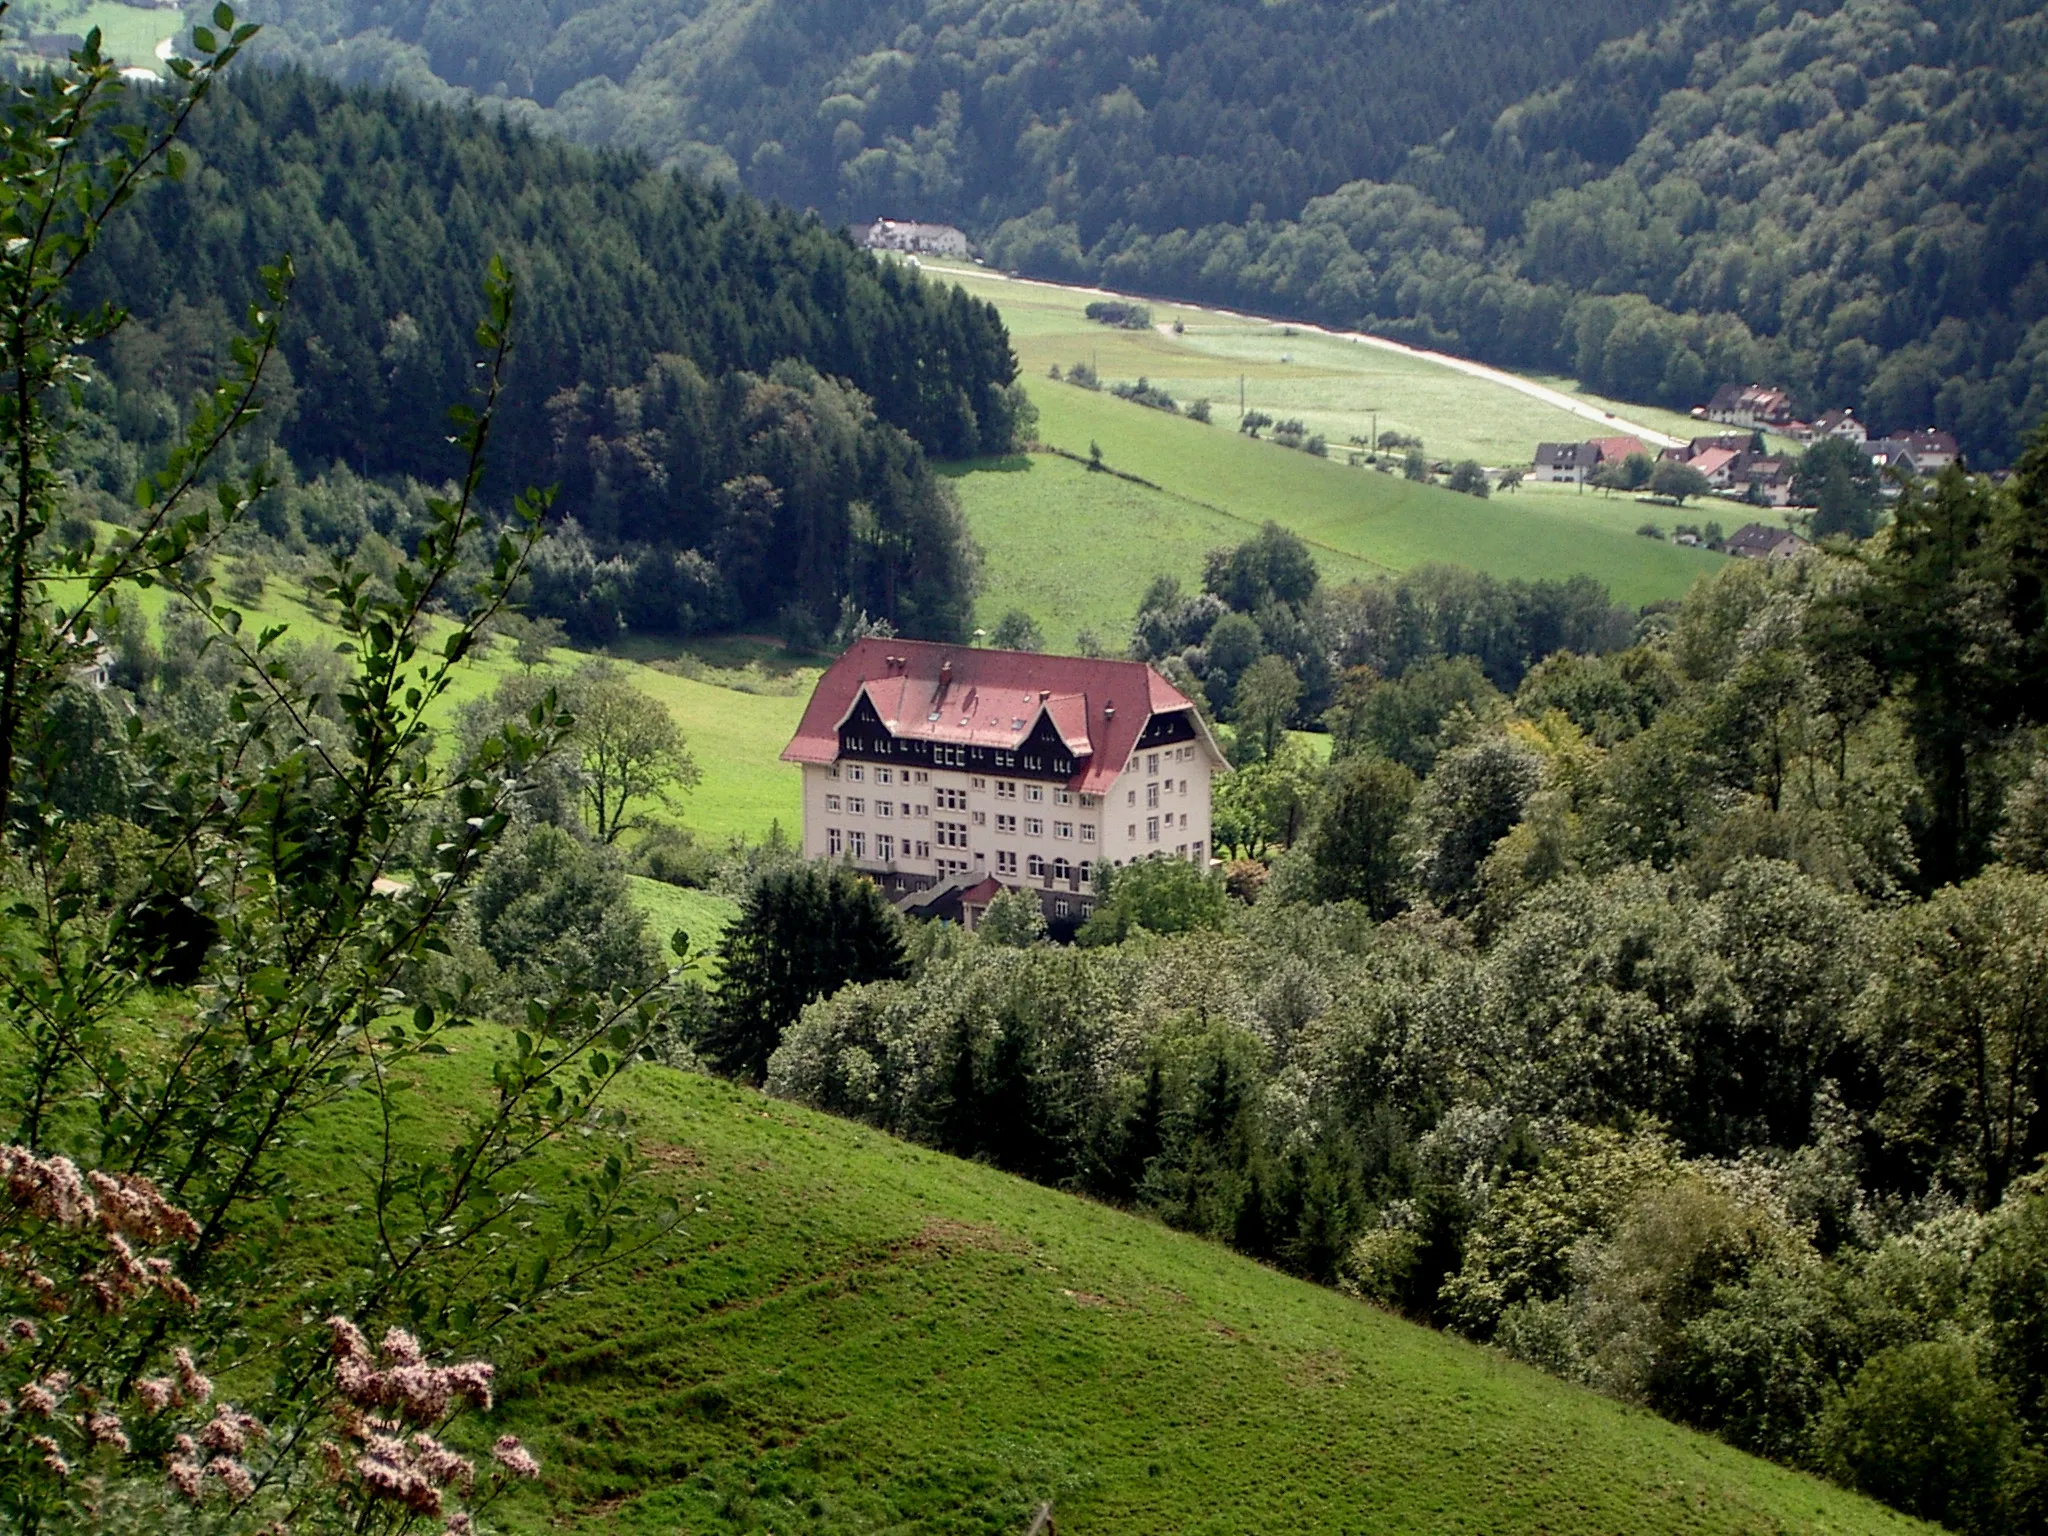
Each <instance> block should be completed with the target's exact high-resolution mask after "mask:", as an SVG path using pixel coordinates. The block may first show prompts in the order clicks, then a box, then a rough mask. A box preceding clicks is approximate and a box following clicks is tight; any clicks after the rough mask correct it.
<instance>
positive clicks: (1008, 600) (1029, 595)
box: [951, 385, 1386, 651]
mask: <svg viewBox="0 0 2048 1536" xmlns="http://www.w3.org/2000/svg"><path fill="white" fill-rule="evenodd" d="M1049 387H1051V388H1058V389H1064V387H1065V386H1060V385H1055V386H1049ZM1087 447H1088V443H1087V440H1086V439H1081V440H1080V445H1079V450H1078V451H1080V452H1081V453H1083V454H1085V453H1086V451H1087ZM951 478H952V480H953V483H954V485H955V487H956V488H957V489H958V490H959V491H960V493H961V503H962V505H963V507H964V508H965V510H966V513H967V521H968V526H969V528H970V529H971V530H972V532H973V535H974V540H975V542H976V543H977V544H979V545H980V546H981V550H982V592H981V596H980V598H979V600H978V601H977V602H976V604H975V622H976V623H977V624H978V625H980V626H981V627H982V628H984V629H993V628H994V627H995V625H996V621H997V620H998V619H1000V618H1001V617H1002V615H1003V614H1004V613H1006V612H1008V611H1009V610H1010V609H1012V608H1021V609H1023V610H1024V611H1025V612H1026V613H1028V614H1030V615H1031V616H1032V617H1033V618H1034V619H1036V620H1037V621H1038V624H1039V627H1040V628H1041V629H1042V630H1043V631H1044V632H1045V638H1046V643H1047V645H1048V647H1049V648H1050V649H1052V650H1055V651H1057V650H1065V649H1070V648H1071V647H1072V646H1073V643H1074V638H1075V636H1076V635H1077V634H1079V633H1080V632H1081V631H1082V630H1088V631H1091V632H1092V633H1093V634H1094V635H1095V636H1096V637H1097V638H1098V639H1100V640H1101V641H1103V643H1104V644H1105V645H1106V646H1107V647H1108V649H1110V650H1111V651H1121V650H1122V649H1123V647H1124V645H1125V643H1126V641H1127V640H1128V638H1129V635H1130V628H1131V617H1132V615H1133V614H1135V613H1136V612H1137V608H1138V600H1139V599H1140V598H1141V597H1142V596H1143V595H1144V592H1145V587H1146V585H1147V583H1149V582H1150V581H1151V579H1152V578H1153V577H1154V576H1157V575H1160V574H1162V573H1163V574H1167V575H1172V576H1177V577H1179V578H1180V579H1181V580H1182V581H1183V582H1184V583H1186V584H1187V585H1188V586H1189V587H1190V588H1192V587H1195V586H1198V585H1199V584H1200V582H1201V575H1202V557H1203V556H1204V555H1206V554H1207V553H1208V552H1209V551H1210V550H1212V549H1215V548H1216V547H1217V546H1219V545H1229V544H1238V543H1241V542H1243V541H1244V540H1245V539H1246V538H1248V537H1250V536H1251V534H1252V533H1254V532H1256V531H1257V528H1258V520H1257V519H1252V520H1247V519H1245V518H1243V517H1239V516H1235V515H1233V514H1232V513H1230V512H1226V511H1224V510H1223V509H1222V508H1220V507H1217V506H1213V505H1205V504H1204V503H1202V502H1200V501H1196V500H1191V499H1190V498H1188V497H1186V496H1183V495H1174V494H1171V493H1169V492H1166V491H1163V490H1159V489H1156V488H1154V487H1151V486H1146V485H1138V484H1134V483H1133V482H1131V481H1129V480H1124V479H1120V478H1118V477H1117V476H1115V475H1109V474H1096V473H1093V472H1091V471H1090V470H1088V469H1087V468H1086V467H1085V466H1083V465H1081V464H1077V463H1074V462H1073V461H1072V460H1070V459H1064V458H1060V457H1058V456H1057V455H1053V454H1044V453H1034V454H1019V455H1017V456H1015V457H1013V458H1008V459H1003V460H1000V461H998V462H994V463H989V462H986V461H984V462H982V463H978V464H974V465H971V466H963V467H961V468H959V469H957V470H955V471H952V472H951ZM1316 561H1317V564H1318V565H1319V566H1320V568H1321V570H1322V573H1323V579H1324V580H1325V581H1345V580H1349V579H1351V578H1353V577H1363V576H1375V575H1381V574H1384V573H1385V569H1386V568H1385V567H1383V566H1379V565H1375V564H1373V563H1372V562H1370V561H1366V560H1361V559H1358V558H1357V557H1355V556H1352V555H1348V554H1345V553H1343V552H1342V551H1339V550H1335V549H1329V548H1318V549H1317V550H1316Z"/></svg>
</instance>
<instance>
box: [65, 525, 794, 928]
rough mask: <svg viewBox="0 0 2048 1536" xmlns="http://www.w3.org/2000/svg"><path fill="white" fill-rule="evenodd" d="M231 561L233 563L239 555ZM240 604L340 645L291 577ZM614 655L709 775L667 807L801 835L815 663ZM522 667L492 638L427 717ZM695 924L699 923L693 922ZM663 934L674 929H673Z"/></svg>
mask: <svg viewBox="0 0 2048 1536" xmlns="http://www.w3.org/2000/svg"><path fill="white" fill-rule="evenodd" d="M227 563H228V564H229V565H230V566H232V562H231V561H230V562H227ZM61 589H62V584H61V583H60V584H59V590H60V591H61ZM131 595H132V596H133V598H134V599H135V600H136V601H137V602H139V604H140V605H141V607H142V609H143V611H145V612H147V613H149V614H150V615H152V617H157V618H160V617H161V615H162V613H163V609H164V605H165V603H166V602H167V601H168V600H169V597H168V594H167V593H165V591H164V590H163V589H162V588H160V587H156V588H150V589H147V590H143V591H140V592H133V593H132V594H131ZM238 606H240V607H241V608H242V610H243V615H244V626H243V628H244V632H245V633H247V634H251V635H253V634H254V633H256V632H258V631H260V630H261V629H263V628H265V627H267V626H270V625H283V626H285V627H286V628H287V631H288V638H289V639H291V640H295V641H298V642H299V643H302V644H330V645H331V644H332V643H333V642H334V640H335V638H336V635H335V631H334V629H333V627H332V624H331V622H330V621H329V619H328V617H327V615H326V614H325V613H324V612H323V611H322V608H321V605H320V604H318V603H317V602H315V601H313V600H311V599H309V598H307V597H306V596H305V595H304V592H303V590H302V589H301V588H300V587H299V586H298V585H297V584H296V583H295V582H292V581H290V580H288V579H286V578H284V577H282V576H277V575H273V576H272V577H271V578H270V579H269V580H268V581H266V583H265V584H264V590H263V595H262V597H261V598H259V599H258V600H257V601H255V602H251V603H242V604H239V605H238ZM436 627H437V628H438V627H439V626H438V624H437V626H436ZM671 649H672V648H671ZM590 659H591V657H590V656H589V655H588V654H586V653H584V652H581V651H574V650H566V649H558V650H556V651H554V652H552V653H551V654H550V656H549V659H548V663H547V667H546V670H547V671H550V672H555V673H565V672H567V671H569V670H571V669H572V668H574V667H577V666H581V665H582V664H583V663H585V662H587V661H589V660H590ZM614 659H615V660H616V661H617V663H618V665H619V666H620V667H621V668H623V669H624V671H625V674H626V677H627V679H628V681H630V682H631V683H632V684H633V686H634V687H636V688H638V689H640V690H641V691H642V692H644V693H646V694H648V695H650V696H651V697H653V698H655V699H657V700H658V701H660V703H661V704H662V705H663V706H665V707H666V708H667V709H668V711H669V713H670V714H671V715H673V716H674V717H675V720H676V724H677V725H678V726H680V727H681V728H682V732H683V738H684V740H685V742H686V743H687V744H688V746H689V749H690V753H691V755H692V756H693V757H694V758H695V759H696V762H697V767H698V769H699V770H700V771H701V773H702V775H703V777H702V780H701V782H700V783H699V784H698V785H697V787H696V788H695V789H693V790H690V791H688V792H686V793H685V794H683V795H681V796H680V797H678V799H677V800H676V802H675V803H674V804H673V805H672V806H671V807H670V808H669V809H668V811H667V812H665V813H664V814H666V815H668V816H670V817H673V818H674V819H676V820H679V821H681V822H682V823H683V824H685V825H686V826H688V827H690V828H691V829H692V830H693V831H695V832H696V833H697V834H698V835H699V836H700V837H702V838H704V839H706V840H708V841H713V842H723V841H724V840H726V839H728V838H734V837H741V838H745V839H747V840H748V841H750V842H753V841H759V840H760V839H761V838H762V837H764V836H766V835H767V833H768V831H769V828H770V827H771V826H773V825H774V823H776V822H777V821H780V822H781V823H782V826H783V829H784V830H785V831H787V832H789V833H790V834H791V835H792V836H794V835H796V834H797V832H798V831H799V830H800V828H801V826H802V819H803V797H802V788H801V783H800V781H799V779H798V777H797V770H796V769H795V768H793V767H791V766H790V765H788V764H786V763H783V762H781V761H779V760H778V754H780V753H781V751H782V749H783V747H784V746H785V745H787V743H788V741H789V738H790V737H791V736H792V735H794V734H795V732H796V725H797V721H798V719H799V718H801V717H802V715H803V709H804V703H805V701H806V700H807V699H808V698H809V695H810V683H811V680H812V678H813V676H814V673H813V672H811V671H810V670H808V669H795V670H794V671H785V672H781V673H779V674H773V673H768V672H766V671H765V670H764V669H762V668H761V667H760V666H759V665H758V663H756V664H755V665H754V666H753V667H751V668H750V669H748V670H746V671H736V672H735V673H734V674H733V676H734V678H735V680H737V681H740V682H742V683H746V684H749V685H750V686H752V685H754V683H755V678H756V676H757V675H758V676H759V677H761V678H763V679H764V680H766V681H767V683H768V684H769V685H770V686H773V687H775V688H776V689H777V690H778V691H775V692H754V691H744V690H743V689H741V688H733V687H724V686H721V685H720V684H719V683H718V682H716V681H711V680H709V679H712V678H716V677H718V676H720V675H721V674H720V673H719V672H718V671H716V670H711V671H707V672H706V673H705V675H704V676H703V677H701V678H692V677H688V676H684V675H682V673H681V672H679V671H678V670H676V669H675V667H674V665H673V664H672V663H668V662H664V661H656V662H653V663H643V662H640V661H636V660H633V659H631V658H630V657H626V656H620V657H617V658H614ZM518 670H519V668H518V664H517V662H515V661H514V660H513V657H512V648H511V646H509V645H507V644H504V643H502V642H493V643H492V644H490V645H488V646H486V647H485V649H484V651H483V652H482V654H481V655H478V656H475V657H473V658H472V659H471V660H470V661H469V662H468V663H467V664H466V665H464V666H462V667H460V668H458V669H457V671H456V674H455V680H454V683H453V685H452V686H451V687H450V688H449V690H448V691H447V692H446V693H445V694H443V695H442V696H441V697H440V698H438V699H436V700H435V701H434V702H433V704H431V705H430V706H429V708H428V715H427V718H428V722H429V723H430V724H431V725H432V726H433V727H434V728H435V730H437V731H439V732H443V733H446V732H448V731H450V730H452V728H453V727H454V725H455V721H456V718H457V716H458V714H459V713H460V711H461V709H462V707H463V705H465V704H467V703H469V702H470V701H472V700H474V699H478V698H481V697H483V696H485V695H486V694H488V693H489V692H490V691H491V690H492V689H494V688H496V687H497V685H498V683H499V682H500V681H501V680H502V679H503V678H505V677H507V676H509V675H511V674H512V673H514V672H516V671H518ZM691 931H692V932H693V933H694V932H695V931H696V930H695V928H694V927H693V928H692V929H691ZM662 937H663V938H664V939H665V938H666V937H667V933H666V930H663V932H662Z"/></svg>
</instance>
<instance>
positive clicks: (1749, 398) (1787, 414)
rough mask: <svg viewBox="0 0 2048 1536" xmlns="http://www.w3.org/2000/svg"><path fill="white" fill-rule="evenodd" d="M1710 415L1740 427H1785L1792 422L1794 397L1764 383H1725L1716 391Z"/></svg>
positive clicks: (1712, 417)
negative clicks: (1747, 384) (1744, 384)
mask: <svg viewBox="0 0 2048 1536" xmlns="http://www.w3.org/2000/svg"><path fill="white" fill-rule="evenodd" d="M1707 415H1708V417H1709V418H1711V419H1712V420H1714V421H1725V422H1727V423H1728V424H1729V425H1730V426H1736V427H1783V426H1786V425H1788V424H1789V423H1790V422H1791V420H1792V397H1791V396H1790V395H1788V394H1786V393H1785V392H1784V391H1783V390H1782V389H1770V388H1767V387H1766V386H1764V385H1762V384H1751V385H1749V386H1747V387H1744V386H1743V385H1740V384H1723V385H1722V386H1721V387H1720V388H1719V389H1717V390H1715V391H1714V398H1713V400H1712V401H1710V402H1709V403H1708V405H1707Z"/></svg>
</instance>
